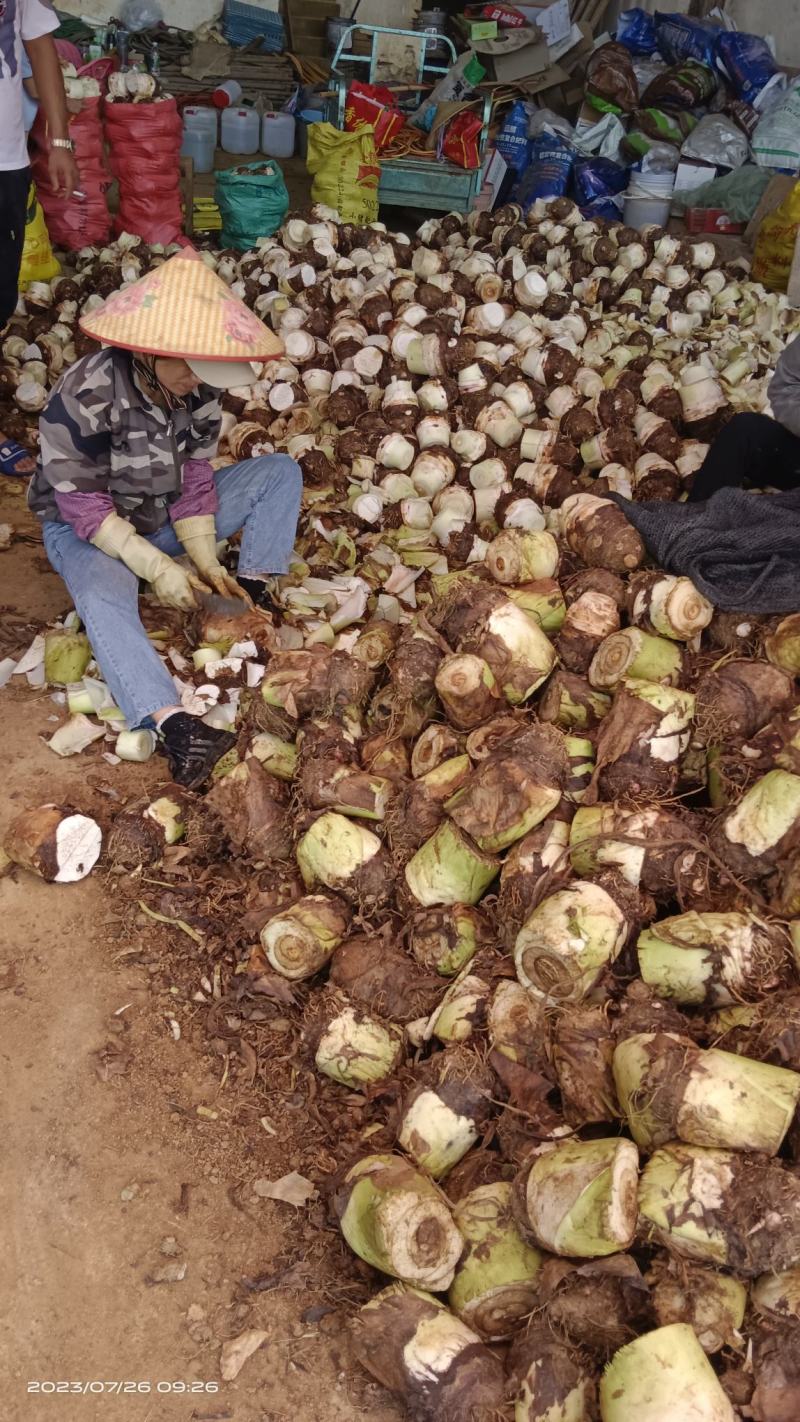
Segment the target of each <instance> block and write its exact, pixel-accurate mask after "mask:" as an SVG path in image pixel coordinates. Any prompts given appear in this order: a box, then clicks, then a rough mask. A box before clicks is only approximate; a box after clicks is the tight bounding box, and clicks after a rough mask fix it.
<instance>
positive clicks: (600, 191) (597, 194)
mask: <svg viewBox="0 0 800 1422" xmlns="http://www.w3.org/2000/svg"><path fill="white" fill-rule="evenodd" d="M628 174H629V169H628V168H626V167H624V166H623V164H622V163H615V162H614V161H613V159H612V158H576V160H575V164H574V167H573V170H572V182H573V195H574V198H575V201H576V203H577V204H578V206H579V207H580V209H581V211H582V212H583V213H584V215H585V216H587V217H607V218H608V219H609V221H611V222H614V221H616V220H617V219H618V218H619V216H620V214H621V212H622V206H623V195H624V193H625V189H626V188H627V186H628Z"/></svg>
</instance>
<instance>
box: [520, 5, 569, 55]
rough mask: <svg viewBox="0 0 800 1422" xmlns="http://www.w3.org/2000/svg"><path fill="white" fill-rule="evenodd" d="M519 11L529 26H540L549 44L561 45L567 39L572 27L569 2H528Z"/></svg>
mask: <svg viewBox="0 0 800 1422" xmlns="http://www.w3.org/2000/svg"><path fill="white" fill-rule="evenodd" d="M517 9H518V10H519V11H520V12H521V14H523V15H524V16H525V19H526V20H527V22H528V24H529V25H538V26H539V29H540V30H541V32H542V34H543V35H544V37H545V39H546V40H547V43H548V44H550V45H554V44H560V42H561V41H562V40H565V39H566V38H567V36H568V34H569V32H570V28H571V26H572V20H571V18H570V13H569V0H527V4H525V5H518V6H517Z"/></svg>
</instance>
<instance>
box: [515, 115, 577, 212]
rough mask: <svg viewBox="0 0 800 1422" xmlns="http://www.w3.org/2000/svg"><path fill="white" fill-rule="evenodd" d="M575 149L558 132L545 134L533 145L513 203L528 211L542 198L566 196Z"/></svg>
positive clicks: (536, 139) (535, 139) (535, 140)
mask: <svg viewBox="0 0 800 1422" xmlns="http://www.w3.org/2000/svg"><path fill="white" fill-rule="evenodd" d="M574 162H575V149H574V148H573V146H572V144H571V143H567V141H566V139H565V138H561V137H560V136H559V135H558V134H557V133H543V134H541V135H540V137H539V138H534V140H533V142H532V143H531V158H530V162H529V164H528V167H527V168H526V170H525V172H524V173H523V175H522V177H521V179H520V181H519V183H518V184H517V187H516V189H515V191H514V192H513V193H512V197H513V198H514V201H516V202H518V203H520V204H521V206H522V208H523V209H524V211H525V212H527V211H528V208H529V207H530V206H531V204H532V203H534V202H535V201H536V199H537V198H540V197H564V196H565V195H566V192H567V189H568V187H569V181H570V176H571V173H572V165H573V163H574Z"/></svg>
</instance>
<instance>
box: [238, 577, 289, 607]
mask: <svg viewBox="0 0 800 1422" xmlns="http://www.w3.org/2000/svg"><path fill="white" fill-rule="evenodd" d="M236 581H237V583H239V584H240V586H241V587H243V588H244V590H245V592H246V593H248V595H249V596H250V598H251V599H252V601H253V602H254V603H255V605H256V607H260V608H261V609H262V611H263V612H271V613H272V615H273V617H279V616H280V614H281V612H282V611H283V609H282V608H281V607H279V605H278V603H277V602H276V601H275V590H274V588H273V587H272V586H271V585H270V584H269V583H264V582H262V581H261V579H260V578H239V577H237V579H236Z"/></svg>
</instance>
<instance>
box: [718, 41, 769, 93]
mask: <svg viewBox="0 0 800 1422" xmlns="http://www.w3.org/2000/svg"><path fill="white" fill-rule="evenodd" d="M717 54H718V55H719V58H720V61H721V62H722V64H723V65H724V66H725V72H726V74H727V75H728V78H729V79H730V81H731V83H732V85H733V87H734V89H735V90H736V97H737V98H739V99H744V100H745V102H746V103H748V104H752V102H753V100H754V99H756V98H758V95H759V94H760V93H761V90H762V89H763V88H764V85H765V84H767V83H769V80H770V79H771V78H772V76H773V74H776V73H777V72H778V66H777V64H776V63H775V60H774V59H773V57H772V51H771V49H770V47H769V45H768V44H767V42H766V40H764V39H762V38H761V36H760V35H740V34H739V32H738V30H723V31H722V33H721V34H720V37H719V40H718V41H717Z"/></svg>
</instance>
